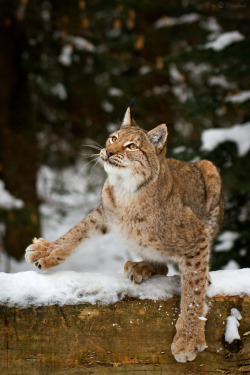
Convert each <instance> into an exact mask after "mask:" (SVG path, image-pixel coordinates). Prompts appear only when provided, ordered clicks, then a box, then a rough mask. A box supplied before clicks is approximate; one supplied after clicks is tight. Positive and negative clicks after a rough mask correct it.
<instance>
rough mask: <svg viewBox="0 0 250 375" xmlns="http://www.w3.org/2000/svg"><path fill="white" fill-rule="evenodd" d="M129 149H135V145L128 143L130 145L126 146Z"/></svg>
mask: <svg viewBox="0 0 250 375" xmlns="http://www.w3.org/2000/svg"><path fill="white" fill-rule="evenodd" d="M127 148H128V149H129V150H136V149H137V146H136V145H135V144H134V143H130V145H128V146H127Z"/></svg>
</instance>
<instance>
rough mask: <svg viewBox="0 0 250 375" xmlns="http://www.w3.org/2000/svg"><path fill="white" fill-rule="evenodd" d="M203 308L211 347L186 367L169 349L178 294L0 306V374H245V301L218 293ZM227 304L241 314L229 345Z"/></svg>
mask: <svg viewBox="0 0 250 375" xmlns="http://www.w3.org/2000/svg"><path fill="white" fill-rule="evenodd" d="M208 303H209V307H210V309H209V312H208V315H207V318H208V320H207V323H206V337H207V345H208V348H207V349H206V350H205V351H204V352H202V353H200V354H198V356H197V358H196V360H195V361H193V362H188V363H185V364H183V363H177V362H176V361H175V359H174V357H173V356H172V354H171V351H170V345H171V342H172V340H173V337H174V334H175V322H176V319H177V317H178V314H179V304H180V300H179V297H174V298H171V299H169V300H168V301H152V300H137V299H128V300H124V301H122V302H118V303H116V304H113V305H108V306H101V305H99V306H96V305H90V304H81V305H76V306H63V307H59V306H56V305H54V306H44V307H39V308H37V309H35V308H34V309H32V308H29V309H18V308H6V307H5V306H1V307H0V335H1V336H0V337H1V344H0V374H2V375H30V374H32V375H36V374H39V375H40V374H43V375H47V374H58V375H59V374H64V375H65V374H66V375H71V374H72V375H73V374H75V375H76V374H102V375H109V374H143V375H146V374H168V375H171V374H201V375H202V374H209V375H211V374H249V373H250V334H247V332H249V331H250V298H249V297H246V296H245V297H239V296H236V297H222V296H217V297H215V298H212V299H209V300H208ZM232 307H236V308H237V309H239V311H240V312H241V314H242V320H241V321H240V327H239V332H240V336H241V340H240V341H238V342H235V343H233V344H232V345H230V347H229V346H228V345H225V343H224V340H223V337H224V332H225V325H226V319H227V317H228V316H229V315H230V309H231V308H232ZM244 333H245V335H244Z"/></svg>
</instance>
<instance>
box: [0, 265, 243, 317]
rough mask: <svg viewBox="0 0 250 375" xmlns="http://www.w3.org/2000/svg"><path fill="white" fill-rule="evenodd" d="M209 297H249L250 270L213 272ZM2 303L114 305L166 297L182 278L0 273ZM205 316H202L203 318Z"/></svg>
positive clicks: (174, 291) (176, 291)
mask: <svg viewBox="0 0 250 375" xmlns="http://www.w3.org/2000/svg"><path fill="white" fill-rule="evenodd" d="M210 275H211V279H212V285H210V287H209V289H208V293H207V294H208V296H209V297H213V296H215V295H218V294H219V295H244V294H248V295H249V296H250V269H249V268H246V269H241V270H237V271H215V272H211V273H210ZM0 284H1V290H0V304H1V305H6V306H9V307H11V306H17V307H20V308H27V307H29V306H33V307H38V306H42V305H54V304H58V305H60V306H62V305H65V304H70V305H71V304H79V303H91V304H103V305H107V304H112V303H115V302H117V301H119V300H122V299H123V298H125V297H133V298H139V299H151V300H167V299H168V298H171V297H172V296H174V295H179V294H180V277H179V276H178V275H174V276H154V277H152V278H151V279H150V280H147V281H145V282H143V283H142V284H135V285H134V284H133V283H132V282H131V281H129V280H128V279H127V278H126V276H125V275H124V274H112V275H105V274H100V273H89V272H86V273H82V272H74V271H56V270H51V271H46V272H43V273H41V272H35V271H28V272H18V273H14V274H8V273H4V272H2V273H0ZM200 318H202V317H200Z"/></svg>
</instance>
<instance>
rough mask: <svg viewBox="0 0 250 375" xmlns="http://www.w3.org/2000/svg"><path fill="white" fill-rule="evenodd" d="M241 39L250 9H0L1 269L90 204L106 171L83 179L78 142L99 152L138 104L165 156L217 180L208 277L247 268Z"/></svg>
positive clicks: (215, 4)
mask: <svg viewBox="0 0 250 375" xmlns="http://www.w3.org/2000/svg"><path fill="white" fill-rule="evenodd" d="M249 41H250V5H249V4H247V2H246V1H233V0H231V1H230V0H228V1H204V2H201V1H196V0H193V1H188V0H182V1H180V0H168V1H163V0H154V1H149V0H142V1H135V0H128V1H123V2H120V1H116V0H107V1H101V0H92V1H90V0H86V1H85V0H79V1H78V0H63V1H59V0H51V1H43V0H21V1H20V0H1V1H0V84H1V91H0V222H1V225H0V236H1V243H0V245H1V248H2V254H5V258H4V259H5V261H6V256H7V259H10V257H11V258H15V259H16V260H19V261H21V260H23V255H24V250H25V248H26V246H27V245H28V244H30V242H31V239H32V238H33V237H34V236H36V237H39V235H40V234H41V231H42V234H43V235H44V232H46V230H45V229H46V223H47V230H49V229H48V226H50V227H51V226H52V227H53V225H52V224H51V225H48V222H50V223H53V222H54V223H55V222H56V223H60V222H63V221H64V220H66V219H67V212H69V210H71V211H72V210H74V209H81V204H82V205H84V207H85V208H86V207H87V206H88V204H87V203H86V201H87V202H91V204H89V207H88V209H89V208H92V207H91V205H93V206H94V205H95V204H96V200H97V199H98V198H96V197H98V195H99V192H100V188H101V184H102V182H103V181H104V173H103V172H102V168H101V167H99V166H98V165H97V167H96V168H94V169H93V170H92V171H91V168H92V164H91V163H90V164H89V169H88V167H86V168H83V166H84V164H86V162H87V161H88V157H87V160H85V159H84V157H83V156H81V155H80V154H82V153H86V154H88V152H90V153H91V150H89V149H88V148H87V147H84V146H83V144H90V145H93V152H98V150H97V151H95V148H94V147H95V142H98V143H99V144H101V145H104V142H105V139H106V138H107V135H108V134H109V133H110V132H112V131H113V130H115V129H117V128H118V126H119V123H120V121H121V120H122V117H123V115H124V112H125V110H126V107H127V106H128V105H129V103H130V101H131V98H132V97H135V98H136V102H135V106H134V110H133V112H134V117H135V120H136V121H137V123H138V124H139V125H140V126H141V127H143V128H145V129H151V128H153V127H154V126H156V125H158V124H160V123H163V122H173V124H170V125H169V126H168V128H169V139H168V157H174V158H177V159H180V160H185V161H193V160H197V159H198V158H206V159H210V160H211V161H213V162H214V163H215V164H216V165H217V167H218V168H219V170H220V173H221V175H222V178H223V183H224V194H225V198H226V212H225V221H224V225H223V228H222V232H221V234H220V236H219V237H218V239H217V242H216V243H215V246H214V252H213V256H212V259H211V268H212V269H214V270H215V269H220V268H222V267H229V268H230V267H231V268H237V267H246V266H249V265H250V251H249V247H250V219H249V212H250V204H249V198H250V180H249V175H250V91H249V90H250V75H249V68H250V43H249ZM94 141H95V142H94ZM88 150H89V151H88ZM90 160H91V158H90ZM83 169H84V171H83ZM77 174H78V177H77ZM81 184H82V185H84V189H82V190H81V188H79V186H80V185H81ZM73 191H74V192H76V193H77V194H75V195H74V196H72V192H73ZM82 195H85V198H86V197H87V198H86V199H85V201H84V202H85V203H82V202H83V201H82V200H81V199H82V198H79V197H82ZM52 208H53V209H54V211H53V210H52ZM52 213H53V215H54V216H53V215H52ZM83 213H85V212H84V210H83V209H82V210H81V215H82V217H83V216H84V215H83ZM49 220H50V221H49ZM42 221H43V225H42V226H41V223H42ZM66 221H67V220H66ZM74 224H75V222H72V223H71V224H70V225H71V226H73V225H74ZM52 229H53V228H52ZM63 230H64V228H63ZM55 232H56V230H54V231H53V233H54V234H55V237H56V235H57V233H55ZM61 234H62V233H61ZM51 236H52V235H51ZM52 237H53V236H52ZM47 239H50V238H47ZM105 246H106V245H105ZM6 254H8V255H6ZM2 261H3V258H2ZM0 262H1V259H0ZM5 270H7V271H8V269H5Z"/></svg>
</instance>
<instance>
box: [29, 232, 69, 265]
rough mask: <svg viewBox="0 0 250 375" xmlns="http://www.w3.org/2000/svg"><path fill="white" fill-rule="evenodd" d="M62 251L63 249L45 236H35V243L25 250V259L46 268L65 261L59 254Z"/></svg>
mask: <svg viewBox="0 0 250 375" xmlns="http://www.w3.org/2000/svg"><path fill="white" fill-rule="evenodd" d="M60 251H61V249H59V248H56V247H55V245H54V244H53V243H52V242H49V241H46V240H45V239H44V238H39V239H36V238H34V240H33V244H32V245H30V246H28V247H27V248H26V250H25V259H26V261H27V262H29V263H31V264H34V265H35V266H36V267H37V268H39V269H43V270H46V269H49V268H52V267H55V266H57V265H59V264H60V263H62V262H63V261H64V259H63V258H61V257H60V255H59V253H60Z"/></svg>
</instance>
